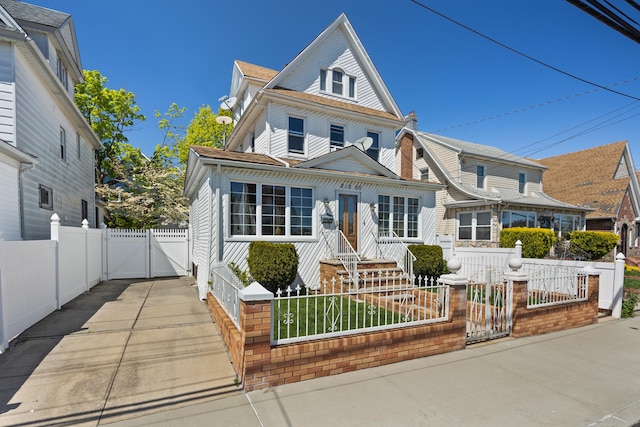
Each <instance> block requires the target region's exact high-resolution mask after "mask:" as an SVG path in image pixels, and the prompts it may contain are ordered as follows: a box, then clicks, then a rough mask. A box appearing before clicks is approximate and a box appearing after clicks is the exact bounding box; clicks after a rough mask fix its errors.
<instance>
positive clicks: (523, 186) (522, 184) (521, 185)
mask: <svg viewBox="0 0 640 427" xmlns="http://www.w3.org/2000/svg"><path fill="white" fill-rule="evenodd" d="M518 192H519V193H520V194H526V192H527V173H526V172H518Z"/></svg>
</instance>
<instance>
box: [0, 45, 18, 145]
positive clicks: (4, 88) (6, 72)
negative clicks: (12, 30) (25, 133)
mask: <svg viewBox="0 0 640 427" xmlns="http://www.w3.org/2000/svg"><path fill="white" fill-rule="evenodd" d="M13 66H14V56H13V46H12V45H11V44H9V43H0V139H2V140H3V141H6V142H8V143H9V144H11V145H15V142H16V135H15V125H16V114H15V113H16V110H15V84H14V81H15V74H14V72H13Z"/></svg>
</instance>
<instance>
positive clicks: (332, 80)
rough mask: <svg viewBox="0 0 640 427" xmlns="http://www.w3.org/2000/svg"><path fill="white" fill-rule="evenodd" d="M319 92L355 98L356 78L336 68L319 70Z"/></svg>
mask: <svg viewBox="0 0 640 427" xmlns="http://www.w3.org/2000/svg"><path fill="white" fill-rule="evenodd" d="M320 92H325V93H330V94H332V95H338V96H342V97H345V98H351V99H355V98H356V78H355V76H350V75H348V74H346V73H345V72H344V71H342V70H341V69H338V68H334V69H325V68H321V69H320Z"/></svg>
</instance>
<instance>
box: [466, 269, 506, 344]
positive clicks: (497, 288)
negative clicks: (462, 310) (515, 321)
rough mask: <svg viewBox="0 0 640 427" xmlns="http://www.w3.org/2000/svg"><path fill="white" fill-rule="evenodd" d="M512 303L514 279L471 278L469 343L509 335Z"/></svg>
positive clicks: (468, 295)
mask: <svg viewBox="0 0 640 427" xmlns="http://www.w3.org/2000/svg"><path fill="white" fill-rule="evenodd" d="M512 306H513V282H512V281H510V280H500V281H495V282H493V283H492V281H491V280H487V281H486V282H485V283H477V282H469V284H468V285H467V343H468V344H470V343H474V342H480V341H486V340H491V339H495V338H500V337H504V336H507V335H509V334H510V333H511V320H512V319H511V314H512Z"/></svg>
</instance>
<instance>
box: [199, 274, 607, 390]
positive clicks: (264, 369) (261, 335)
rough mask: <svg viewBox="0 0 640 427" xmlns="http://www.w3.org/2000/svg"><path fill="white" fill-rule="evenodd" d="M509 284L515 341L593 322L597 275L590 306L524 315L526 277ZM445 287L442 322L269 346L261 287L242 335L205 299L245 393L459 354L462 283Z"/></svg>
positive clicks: (244, 314)
mask: <svg viewBox="0 0 640 427" xmlns="http://www.w3.org/2000/svg"><path fill="white" fill-rule="evenodd" d="M451 276H452V277H453V276H455V275H451ZM443 277H444V276H443ZM457 277H460V276H457ZM512 280H513V281H514V289H513V325H512V326H513V327H512V334H511V335H512V336H514V337H525V336H530V335H537V334H545V333H549V332H554V331H559V330H563V329H569V328H575V327H579V326H584V325H589V324H592V323H596V322H597V321H598V288H599V276H598V275H589V276H588V280H589V282H588V283H589V299H588V301H582V302H572V303H567V304H561V305H555V306H549V307H538V308H531V309H529V308H527V281H526V276H521V277H520V278H518V276H517V275H516V276H514V277H513V279H512ZM445 283H446V282H445ZM446 284H448V285H449V286H450V301H449V303H450V305H449V319H448V320H447V321H444V322H439V323H432V324H426V325H418V326H405V327H399V328H395V329H389V330H384V331H375V332H363V333H359V334H354V335H347V336H341V337H336V338H325V339H317V340H310V341H306V342H300V343H293V344H284V345H277V346H272V345H271V329H272V327H273V326H272V323H271V322H272V313H271V309H272V300H273V294H271V293H269V292H268V291H266V290H264V288H262V287H261V286H260V285H257V284H256V285H257V287H258V288H259V289H262V290H263V291H264V292H265V293H264V294H263V295H262V296H258V297H255V296H254V297H248V298H245V299H243V300H242V301H240V324H241V328H240V330H238V328H237V327H236V326H235V324H234V323H233V322H232V321H231V320H230V319H229V317H228V315H227V314H226V312H225V311H224V309H223V308H222V306H221V305H220V304H219V303H218V302H217V300H216V299H215V297H214V296H213V295H212V294H211V293H209V294H208V295H207V302H208V306H209V309H210V310H211V312H212V314H213V316H214V318H215V320H216V323H217V324H218V327H219V329H220V332H221V335H222V337H223V339H224V341H225V342H226V344H227V348H228V350H229V353H230V357H231V359H232V361H233V364H234V365H235V369H236V372H237V373H238V376H239V378H240V380H241V381H242V383H243V386H244V389H245V390H246V391H251V390H258V389H262V388H267V387H273V386H277V385H281V384H287V383H293V382H298V381H303V380H307V379H312V378H319V377H324V376H328V375H335V374H339V373H343V372H350V371H355V370H359V369H365V368H370V367H374V366H381V365H386V364H389V363H395V362H401V361H405V360H410V359H416V358H420V357H425V356H431V355H435V354H441V353H446V352H450V351H456V350H461V349H463V348H465V346H466V323H467V289H466V288H467V286H466V280H464V281H460V280H458V281H455V280H454V281H452V282H450V283H446ZM251 286H254V285H251ZM246 289H249V288H246ZM241 293H242V292H241Z"/></svg>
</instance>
